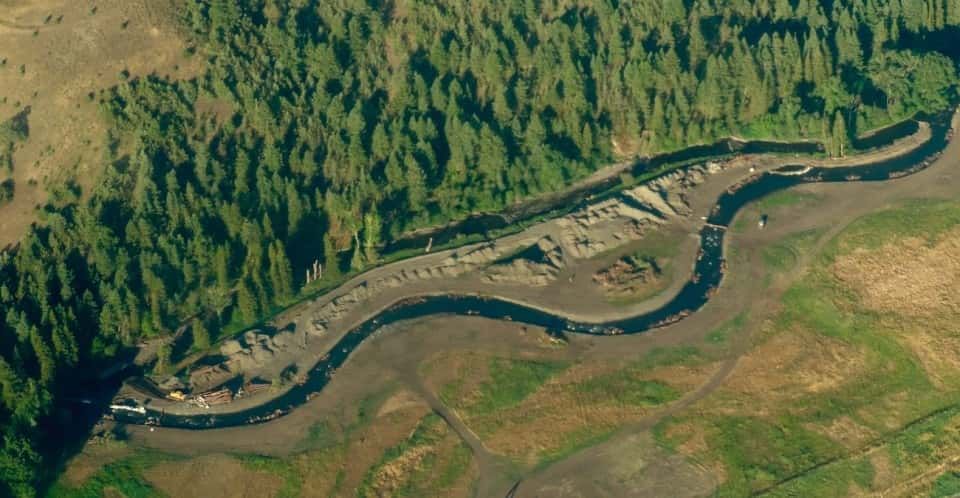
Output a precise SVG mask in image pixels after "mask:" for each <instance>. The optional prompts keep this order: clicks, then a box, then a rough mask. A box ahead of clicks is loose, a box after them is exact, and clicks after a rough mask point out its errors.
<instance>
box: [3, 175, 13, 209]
mask: <svg viewBox="0 0 960 498" xmlns="http://www.w3.org/2000/svg"><path fill="white" fill-rule="evenodd" d="M13 190H14V183H13V178H7V179H6V180H4V181H2V182H0V206H2V205H4V204H6V203H8V202H10V201H11V200H13Z"/></svg>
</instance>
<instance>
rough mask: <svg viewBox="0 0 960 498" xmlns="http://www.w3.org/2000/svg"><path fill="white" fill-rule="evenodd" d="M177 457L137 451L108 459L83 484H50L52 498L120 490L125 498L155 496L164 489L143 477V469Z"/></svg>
mask: <svg viewBox="0 0 960 498" xmlns="http://www.w3.org/2000/svg"><path fill="white" fill-rule="evenodd" d="M173 460H175V458H174V457H172V456H169V455H164V454H161V453H151V452H139V453H138V454H136V455H134V456H131V457H127V458H123V459H121V460H119V461H116V462H112V463H108V464H107V465H105V466H103V468H101V469H100V470H99V471H97V472H96V473H94V474H93V475H92V476H90V477H89V478H87V480H86V481H85V482H84V483H83V484H81V485H80V486H77V487H73V486H70V485H67V484H66V483H63V482H58V483H56V484H54V485H53V487H51V488H50V490H49V491H48V493H47V496H49V497H50V498H101V497H103V496H107V494H108V493H120V494H121V495H122V496H125V497H126V498H155V497H160V496H162V493H160V491H159V490H158V489H157V488H155V487H154V486H153V485H152V484H151V483H150V482H149V480H147V479H146V478H145V477H144V472H145V471H146V470H147V469H149V468H150V467H153V466H155V465H158V464H161V463H164V462H169V461H173Z"/></svg>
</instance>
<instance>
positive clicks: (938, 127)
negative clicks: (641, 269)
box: [114, 114, 950, 429]
mask: <svg viewBox="0 0 960 498" xmlns="http://www.w3.org/2000/svg"><path fill="white" fill-rule="evenodd" d="M949 122H950V115H949V114H945V115H941V116H937V117H935V118H932V119H931V131H932V137H931V139H930V140H929V141H928V142H926V143H924V144H923V145H921V146H920V147H918V148H916V149H914V150H912V151H910V152H909V153H907V154H905V155H902V156H899V157H896V158H893V159H888V160H883V161H878V162H875V163H871V164H868V165H863V166H850V167H810V168H807V167H805V166H784V167H782V168H779V169H776V170H772V171H767V172H764V173H759V174H757V175H755V176H753V177H751V178H750V179H748V180H747V181H746V182H743V183H741V184H738V185H735V186H733V187H731V188H730V189H728V190H727V191H726V192H725V193H724V194H723V195H721V196H720V198H719V199H718V200H717V203H716V205H715V207H714V209H713V211H712V212H711V214H710V216H709V217H708V219H707V222H706V224H705V225H704V227H703V228H702V229H701V231H700V252H699V256H698V258H697V261H696V263H695V264H694V268H693V272H692V274H691V277H690V279H689V280H688V281H687V283H686V285H684V287H683V288H682V289H681V290H680V292H679V293H678V294H677V295H676V296H674V297H673V299H671V300H670V301H669V302H668V303H666V304H665V305H663V306H662V307H660V308H658V309H656V310H653V311H651V312H649V313H644V314H641V315H638V316H634V317H630V318H626V319H622V320H615V321H610V322H605V323H584V322H576V321H571V320H567V319H566V318H564V317H562V316H558V315H554V314H551V313H548V312H545V311H541V310H538V309H535V308H532V307H529V306H525V305H523V304H519V303H515V302H510V301H506V300H503V299H499V298H496V297H485V296H477V295H435V296H417V297H411V298H408V299H405V300H402V301H399V302H397V303H395V304H393V305H392V306H390V307H388V308H387V309H385V310H384V311H382V312H381V313H379V314H377V315H376V316H374V317H372V318H370V319H368V320H367V321H365V322H363V323H362V324H360V325H359V326H357V327H356V328H354V329H353V330H351V331H350V332H349V333H347V334H346V335H345V336H344V337H343V338H342V339H341V340H340V341H339V342H338V343H337V344H336V346H334V348H333V349H332V350H331V351H330V353H329V354H328V355H327V356H326V357H324V358H323V359H322V360H320V361H319V362H318V363H317V364H316V365H315V366H314V367H313V368H312V369H311V370H310V371H309V372H308V373H307V376H306V379H305V381H304V382H303V383H302V384H298V385H296V386H294V387H292V388H291V389H289V390H288V391H287V392H285V393H283V394H281V395H280V396H278V397H276V398H273V399H271V400H269V401H266V402H264V403H263V404H261V405H258V406H256V407H253V408H249V409H245V410H242V411H237V412H232V413H222V414H198V415H170V414H165V413H162V412H159V411H156V410H152V409H149V408H148V409H146V410H145V413H138V412H133V411H126V410H115V411H114V416H115V418H116V419H117V420H118V421H121V422H125V423H134V424H147V423H149V424H155V425H160V426H165V427H177V428H186V429H207V428H217V427H230V426H238V425H245V424H252V423H258V422H263V421H266V420H270V419H273V418H276V417H278V416H281V415H283V414H286V413H288V412H289V411H290V410H293V409H294V408H296V407H298V406H300V405H302V404H303V403H305V402H306V401H308V400H309V399H310V398H311V397H313V396H314V395H316V394H317V393H319V392H320V391H322V390H323V389H324V387H326V385H327V384H328V383H329V382H330V379H331V377H332V376H333V375H334V373H335V372H336V371H337V370H338V369H339V368H340V367H341V366H342V365H343V364H344V363H345V362H346V360H347V358H348V357H349V356H350V354H351V353H352V352H353V351H354V350H355V349H356V348H357V346H359V345H360V344H361V343H362V342H363V341H364V340H366V339H368V338H369V337H371V336H373V335H375V334H376V333H377V332H378V331H380V330H382V329H383V327H384V326H386V325H389V324H393V323H396V322H400V321H403V320H410V319H416V318H423V317H428V316H432V315H440V314H453V315H477V316H481V317H485V318H491V319H497V320H512V321H515V322H520V323H524V324H529V325H534V326H540V327H544V328H546V329H547V330H548V331H551V332H552V333H557V334H561V333H577V334H594V335H613V334H639V333H643V332H646V331H649V330H651V329H654V328H658V327H663V326H666V325H668V324H670V323H674V322H676V321H678V320H682V319H683V318H684V317H686V316H688V315H690V314H692V313H694V312H696V311H697V310H699V309H700V308H701V307H703V305H704V304H706V303H707V301H709V299H710V297H711V296H712V295H713V293H714V292H716V291H717V289H718V288H719V286H720V284H721V281H722V280H723V275H724V268H725V263H724V254H723V249H724V244H723V241H724V236H725V234H726V227H727V226H728V225H729V224H730V222H731V221H732V220H733V218H734V216H735V215H736V213H737V212H738V211H739V210H740V209H741V208H742V207H743V206H745V205H746V204H748V203H750V202H752V201H754V200H757V199H759V198H761V197H763V196H766V195H768V194H770V193H772V192H776V191H779V190H783V189H787V188H790V187H793V186H796V185H800V184H804V183H813V182H848V181H871V182H872V181H886V180H890V179H892V178H897V177H901V176H906V175H909V174H911V173H914V172H916V171H919V170H921V169H923V168H925V167H926V166H928V165H929V164H930V163H931V162H932V158H933V157H934V156H935V155H936V154H938V153H940V152H941V151H942V150H943V148H944V147H945V145H946V143H947V140H948V134H949ZM905 128H906V129H905V131H906V132H908V133H909V132H910V131H911V130H915V127H910V126H907V127H905ZM893 138H895V137H884V140H890V141H892V140H893ZM736 143H737V144H739V145H738V149H739V150H741V151H750V152H762V151H768V152H769V151H777V152H810V149H811V147H812V145H811V144H809V143H804V144H795V145H793V146H791V145H789V144H779V143H770V142H754V143H743V142H736ZM874 145H875V144H874ZM732 147H733V146H732V144H731V143H727V142H723V143H722V145H719V144H717V145H713V146H706V147H699V148H694V149H691V150H690V151H685V152H683V153H678V154H675V155H671V158H672V159H671V160H674V161H676V160H688V159H692V158H696V157H703V156H704V155H708V156H709V155H711V154H712V155H716V154H723V153H728V152H729V151H730V149H731V148H732ZM791 147H792V148H791ZM724 149H726V150H724ZM672 156H676V157H672ZM645 164H646V166H645V167H649V166H650V163H645ZM610 187H611V185H601V186H595V187H593V188H591V189H589V190H581V191H578V192H577V195H578V196H579V198H578V199H576V200H577V201H579V202H585V201H584V199H585V198H586V197H587V196H589V195H590V194H591V193H593V192H594V191H595V190H597V189H609V188H610ZM571 200H572V199H564V200H563V202H570V201H571ZM489 216H492V215H489ZM486 219H487V220H489V219H492V218H486ZM497 223H499V222H497ZM461 228H462V227H461ZM488 228H490V226H489V225H487V224H486V223H480V224H479V225H478V226H477V229H482V230H486V229H488ZM445 230H451V229H450V228H449V227H448V229H445ZM433 236H434V237H442V234H441V233H440V232H437V233H434V234H433ZM408 243H412V241H409V242H408Z"/></svg>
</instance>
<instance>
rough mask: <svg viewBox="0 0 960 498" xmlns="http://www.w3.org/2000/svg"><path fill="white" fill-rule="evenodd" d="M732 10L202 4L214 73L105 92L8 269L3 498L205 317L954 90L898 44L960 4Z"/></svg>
mask: <svg viewBox="0 0 960 498" xmlns="http://www.w3.org/2000/svg"><path fill="white" fill-rule="evenodd" d="M719 4H720V5H718V2H708V1H699V0H694V1H690V2H681V1H668V2H663V1H660V0H639V1H634V2H609V1H604V0H598V1H596V2H581V3H579V4H576V5H573V4H569V3H566V2H553V1H547V2H529V1H508V2H492V1H489V0H475V1H471V2H462V1H459V0H455V1H452V2H404V3H395V2H386V3H383V2H365V1H360V0H345V1H341V2H318V1H310V0H297V1H286V0H187V1H185V2H184V8H183V10H182V11H183V13H184V19H183V22H184V24H185V29H186V30H188V31H189V32H191V33H192V34H193V37H194V38H195V39H194V40H192V43H193V44H195V45H196V46H197V47H198V50H197V51H196V53H197V54H198V56H200V55H205V56H207V57H208V62H209V64H208V71H207V72H206V73H205V74H204V75H203V76H202V77H200V78H198V79H196V80H191V81H185V82H170V81H167V80H163V79H159V78H156V77H147V78H142V79H137V78H134V79H131V80H129V81H124V82H122V83H121V84H120V85H119V86H118V87H117V88H115V89H113V90H111V91H110V92H105V93H104V94H103V108H104V109H103V110H104V114H105V115H106V116H108V118H109V119H110V121H111V125H112V130H111V135H112V136H113V137H114V138H116V139H117V143H118V144H123V146H122V147H118V149H117V150H119V151H122V152H118V153H117V154H116V157H112V158H110V159H111V163H110V165H109V166H107V167H106V170H105V172H104V174H103V177H102V178H100V179H99V180H98V182H97V188H96V189H94V191H93V192H90V195H89V196H87V198H85V199H84V200H82V201H81V200H80V197H79V196H77V195H76V192H72V191H71V190H70V189H66V190H64V191H62V192H60V194H58V195H56V196H51V205H49V206H46V207H45V208H44V209H43V210H42V212H41V223H39V224H38V225H37V227H36V228H33V229H32V231H31V232H30V233H29V234H27V235H26V236H25V237H24V238H23V240H22V241H21V244H20V246H19V247H18V249H17V250H16V251H15V252H13V253H5V254H2V255H0V310H2V313H0V428H2V430H3V432H4V433H5V434H8V436H7V437H9V438H12V439H10V441H13V442H12V443H10V444H9V445H5V446H4V448H5V449H4V452H3V454H2V455H0V457H2V458H3V460H2V462H0V482H3V483H5V484H3V485H0V495H9V494H13V495H22V496H23V495H30V491H31V489H33V487H32V486H30V485H28V484H24V483H33V484H36V483H37V482H40V480H41V479H42V477H43V475H42V473H40V469H41V466H40V464H39V463H38V462H39V461H40V457H39V456H37V455H38V454H40V453H44V454H45V453H46V451H39V450H37V448H48V447H54V448H55V447H56V444H57V442H56V441H48V440H45V439H44V438H43V437H42V435H43V434H45V431H44V430H42V429H43V426H44V424H48V422H47V420H48V417H49V416H50V415H51V413H52V412H53V406H54V401H55V400H59V399H61V398H62V396H61V394H63V393H64V392H66V391H68V390H70V389H71V388H72V387H75V386H76V383H78V382H81V381H82V380H83V377H84V375H80V374H84V373H92V372H96V371H99V369H100V368H103V367H104V366H106V365H107V364H108V363H109V362H110V360H111V359H112V358H113V357H114V355H115V354H116V352H117V351H118V350H119V349H120V348H122V347H124V346H132V345H135V344H136V343H137V342H138V341H141V340H143V339H148V338H155V337H165V336H167V335H168V334H170V333H171V331H173V330H176V329H177V327H178V326H179V325H180V322H181V321H182V320H184V319H186V318H187V317H193V316H201V317H203V319H205V320H206V319H208V318H209V320H210V321H209V323H211V324H212V323H217V324H225V323H232V324H236V325H239V324H244V323H245V324H250V323H254V322H257V321H259V320H261V319H262V318H263V315H264V314H265V313H267V312H269V311H270V310H273V309H276V308H277V307H279V306H283V305H284V304H287V303H289V302H291V301H292V300H293V299H295V298H296V296H297V294H298V291H299V288H300V287H301V286H302V284H303V283H304V273H305V270H306V269H307V268H308V267H310V266H311V265H312V263H313V262H314V261H315V260H319V261H322V262H324V279H325V280H328V279H336V278H338V275H339V274H340V272H342V271H344V270H346V269H347V267H348V266H349V267H351V268H353V269H359V268H366V267H369V266H370V265H374V264H376V263H377V261H378V260H379V258H380V257H381V256H382V255H381V254H380V251H381V250H382V248H383V245H384V243H385V242H387V241H389V240H391V239H393V238H396V237H397V235H398V234H401V233H403V232H406V231H409V230H411V229H415V228H419V227H423V226H426V225H431V224H436V223H443V222H446V221H449V220H451V219H455V218H459V217H463V216H465V215H466V214H467V213H470V212H474V211H478V210H494V209H498V208H502V207H504V206H506V205H508V204H510V203H512V202H515V201H517V200H519V199H522V198H525V197H528V196H530V195H532V194H537V193H540V192H547V191H552V190H556V189H558V188H561V187H563V186H565V185H567V184H569V183H570V182H572V181H575V180H577V179H580V178H583V177H584V176H586V175H588V174H589V173H591V172H592V171H593V170H595V169H597V168H598V167H600V166H602V165H604V164H606V163H608V162H610V161H611V160H613V158H614V156H615V155H617V153H618V152H619V153H623V154H629V155H633V154H652V153H656V152H659V151H665V150H670V149H677V148H681V147H684V146H686V145H688V144H691V143H696V142H708V141H713V140H715V139H717V138H718V137H722V136H726V135H731V134H738V135H742V136H746V137H762V138H773V139H792V138H812V139H816V140H822V141H823V142H824V143H825V144H827V145H828V148H829V149H830V151H831V152H832V153H835V154H836V153H839V152H840V144H841V143H842V144H847V143H849V142H848V140H849V137H850V136H851V135H854V134H856V133H857V132H859V131H861V130H858V129H857V127H873V126H878V125H882V124H887V123H890V122H893V121H897V120H900V119H903V118H905V117H907V116H909V115H911V114H913V113H915V112H918V111H938V110H942V109H944V108H945V107H946V106H947V105H948V104H949V103H950V102H951V101H952V99H953V98H954V96H955V88H954V82H955V80H956V71H955V68H954V66H953V64H952V63H951V61H950V60H949V59H947V58H946V57H944V56H942V55H939V54H937V53H936V52H919V51H908V50H906V49H901V48H900V47H901V44H900V42H901V36H902V35H906V34H910V33H913V34H920V33H922V32H927V31H936V30H940V29H943V28H944V27H945V26H947V25H951V26H956V25H957V24H958V23H960V11H958V10H960V9H958V8H957V7H956V2H945V1H943V0H924V1H920V0H917V1H910V2H900V1H897V2H890V1H886V0H870V1H867V0H847V1H840V0H836V1H834V2H815V1H812V0H798V1H790V2H788V1H772V0H759V1H754V2H746V1H730V2H722V3H719ZM825 5H830V6H831V7H830V8H829V10H828V11H825V10H824V8H825V7H824V6H825ZM934 48H936V47H934ZM24 70H25V69H24V68H22V67H21V72H23V71H24ZM201 100H203V101H207V102H209V101H211V100H213V101H217V102H219V103H222V104H224V106H223V107H225V108H229V109H232V111H231V113H228V115H226V116H219V117H217V116H210V115H202V114H199V113H198V108H203V106H199V107H198V105H197V103H198V101H201ZM615 144H616V145H615ZM0 146H2V140H0ZM2 156H3V149H2V147H0V157H2ZM214 315H215V316H216V321H214V320H213V316H214ZM198 330H200V329H199V328H198ZM214 332H216V331H214ZM207 335H210V334H207ZM213 335H214V336H216V335H218V334H217V333H214V334H213ZM195 339H196V340H197V342H198V344H197V345H198V346H203V345H204V343H205V342H206V340H207V339H205V338H204V337H203V334H202V333H200V334H195ZM164 352H165V353H167V352H168V351H164ZM165 360H168V361H169V358H165ZM88 376H89V375H88ZM38 424H39V425H38ZM21 449H22V450H21Z"/></svg>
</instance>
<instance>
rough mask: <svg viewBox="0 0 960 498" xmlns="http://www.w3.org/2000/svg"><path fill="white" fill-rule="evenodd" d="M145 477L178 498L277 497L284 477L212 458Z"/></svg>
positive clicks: (160, 468)
mask: <svg viewBox="0 0 960 498" xmlns="http://www.w3.org/2000/svg"><path fill="white" fill-rule="evenodd" d="M144 477H145V478H146V479H147V481H149V482H150V484H152V485H153V486H154V487H156V488H157V489H158V490H160V491H161V492H163V493H164V494H166V495H167V496H177V497H178V498H265V497H270V496H276V494H277V491H279V489H280V486H281V484H282V480H281V479H280V477H278V476H276V475H273V474H269V473H267V472H261V471H255V470H251V469H250V468H248V467H245V466H244V465H243V464H241V463H240V462H239V461H237V460H236V459H234V458H231V457H228V456H225V455H210V456H202V457H198V458H193V459H190V460H187V461H176V462H164V463H160V464H157V465H154V466H153V467H150V468H149V469H147V470H146V471H145V472H144Z"/></svg>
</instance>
